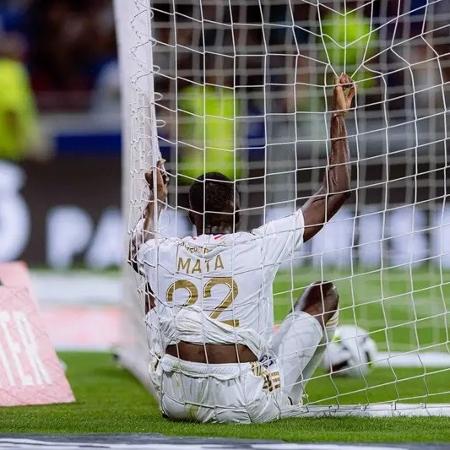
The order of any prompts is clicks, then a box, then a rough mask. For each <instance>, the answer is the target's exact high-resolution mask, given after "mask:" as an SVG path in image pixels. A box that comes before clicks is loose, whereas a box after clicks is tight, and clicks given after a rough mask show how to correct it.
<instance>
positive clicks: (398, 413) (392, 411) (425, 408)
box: [289, 402, 450, 417]
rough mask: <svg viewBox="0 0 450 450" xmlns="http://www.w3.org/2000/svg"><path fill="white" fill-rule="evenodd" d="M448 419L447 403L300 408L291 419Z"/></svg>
mask: <svg viewBox="0 0 450 450" xmlns="http://www.w3.org/2000/svg"><path fill="white" fill-rule="evenodd" d="M432 416H443V417H444V416H445V417H450V404H448V403H428V404H422V403H395V402H394V403H388V404H386V403H383V404H371V405H340V406H336V405H329V406H302V407H300V408H299V409H298V410H296V411H295V413H294V414H292V417H432ZM289 417H291V415H290V414H289Z"/></svg>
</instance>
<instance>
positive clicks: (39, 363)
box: [0, 264, 74, 406]
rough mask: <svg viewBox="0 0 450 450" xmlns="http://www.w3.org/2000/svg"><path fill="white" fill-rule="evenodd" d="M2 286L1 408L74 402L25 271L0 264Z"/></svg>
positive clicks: (0, 308) (0, 301)
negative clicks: (32, 295)
mask: <svg viewBox="0 0 450 450" xmlns="http://www.w3.org/2000/svg"><path fill="white" fill-rule="evenodd" d="M14 266H15V267H14ZM24 269H25V270H24ZM20 281H22V282H23V283H21V282H20ZM0 282H1V285H0V406H16V405H44V404H50V403H68V402H73V401H74V397H73V394H72V390H71V388H70V385H69V383H68V381H67V379H66V376H65V374H64V370H63V368H62V366H61V364H60V362H59V359H58V357H57V356H56V353H55V351H54V349H53V346H52V344H51V343H50V339H49V337H48V335H47V332H46V330H45V326H44V323H43V320H42V318H41V315H40V314H39V311H38V307H37V303H36V302H35V301H34V300H33V299H32V297H31V295H30V290H29V287H30V284H29V277H28V274H27V271H26V267H25V266H24V265H20V264H19V265H17V264H12V265H9V264H0Z"/></svg>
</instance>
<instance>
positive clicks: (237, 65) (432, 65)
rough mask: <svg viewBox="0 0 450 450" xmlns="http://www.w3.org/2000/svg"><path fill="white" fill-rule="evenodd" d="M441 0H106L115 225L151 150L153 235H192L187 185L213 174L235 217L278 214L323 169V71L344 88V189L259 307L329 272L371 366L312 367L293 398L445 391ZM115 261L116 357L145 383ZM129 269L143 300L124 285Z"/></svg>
mask: <svg viewBox="0 0 450 450" xmlns="http://www.w3.org/2000/svg"><path fill="white" fill-rule="evenodd" d="M121 3H127V5H124V4H122V5H121ZM449 6H450V5H449V3H448V1H447V0H436V1H430V0H406V1H402V2H391V1H387V0H379V1H378V0H377V1H375V0H369V1H363V0H358V1H350V0H347V1H346V0H334V1H333V0H321V1H319V0H317V1H306V0H304V1H301V0H291V1H289V0H270V1H266V0H259V1H257V0H247V1H245V2H244V1H241V0H239V1H235V0H233V1H217V0H214V1H212V0H200V1H180V0H173V1H172V2H161V3H160V2H157V1H154V2H152V3H151V4H150V2H149V1H144V0H141V1H138V0H136V1H134V2H120V1H118V2H117V3H116V10H117V13H118V14H117V17H118V19H119V20H118V23H119V24H120V23H122V31H121V32H120V28H119V39H120V44H121V60H122V63H123V62H124V61H125V64H123V66H122V74H123V80H122V81H123V92H124V98H125V103H124V111H125V114H124V124H125V127H124V133H125V141H124V142H125V144H126V152H125V159H124V162H125V164H124V191H125V197H124V206H125V209H126V208H127V205H129V206H130V211H129V215H128V226H129V230H132V229H133V228H134V226H135V224H136V222H137V220H138V218H139V217H140V216H141V215H142V211H143V209H144V208H145V205H146V198H147V196H148V191H147V189H146V188H145V183H144V177H143V174H144V172H145V171H146V170H147V169H148V167H149V164H151V162H153V163H154V161H155V160H156V159H157V158H158V157H159V150H161V153H162V155H163V157H164V158H165V159H166V160H167V163H166V168H167V169H168V170H169V172H170V177H171V184H170V191H169V194H170V195H169V206H168V208H167V210H166V211H165V213H164V214H163V216H162V218H161V223H160V226H161V234H162V235H163V236H175V235H176V236H184V235H187V234H190V233H191V232H192V229H191V227H190V225H189V224H188V220H187V210H188V209H189V208H188V200H187V191H188V187H189V184H190V183H191V181H192V180H193V179H194V178H195V177H197V176H198V175H200V174H202V173H204V172H206V171H211V170H214V171H220V172H222V173H224V174H226V175H227V176H229V177H230V178H232V179H233V180H234V181H235V184H236V187H237V188H238V189H239V191H240V193H241V229H243V230H250V229H252V228H254V227H255V226H258V225H259V224H261V223H265V222H268V221H270V220H272V219H274V218H278V217H281V216H284V215H287V214H290V213H292V212H293V211H294V210H295V209H296V208H298V207H299V206H300V205H302V204H303V203H304V202H305V200H306V199H307V198H308V197H309V196H310V195H311V194H312V193H313V192H315V190H316V189H317V188H318V186H319V185H320V183H321V181H322V177H323V171H324V168H325V167H326V165H327V158H328V156H329V154H330V151H331V144H330V139H329V138H330V136H329V110H330V108H331V106H330V104H329V99H330V95H331V92H332V85H333V76H334V75H336V74H340V73H341V72H347V73H348V74H349V75H351V76H352V77H353V79H354V80H355V82H356V84H357V86H358V95H357V98H356V104H355V108H354V109H353V110H352V111H351V113H350V114H349V115H348V118H347V126H348V141H349V147H350V154H351V161H352V185H351V189H352V193H353V196H352V199H351V200H350V201H349V202H348V203H347V205H346V206H345V207H344V208H343V209H342V210H341V211H340V212H339V214H338V215H337V216H336V217H335V218H334V219H333V220H332V221H331V222H330V223H329V224H328V225H326V226H325V228H324V229H323V230H322V231H321V232H320V234H319V235H317V236H316V237H315V238H314V239H313V240H311V241H310V242H308V243H307V244H306V245H304V246H303V247H302V249H301V250H300V251H299V252H298V253H296V254H295V257H294V258H290V260H289V261H288V262H287V263H286V264H284V265H282V266H281V268H280V270H279V272H278V275H277V278H276V279H275V283H274V316H275V320H276V321H280V320H282V318H283V317H284V316H285V315H286V314H287V313H288V312H289V311H290V310H291V309H292V308H293V304H294V302H295V301H296V299H297V298H298V297H299V295H300V293H301V292H302V290H303V289H304V288H305V287H306V286H307V285H308V284H309V283H311V282H312V281H314V280H330V281H333V282H334V283H335V285H336V286H337V287H338V289H339V292H340V314H341V319H340V320H341V322H342V323H345V324H352V325H356V326H359V327H361V328H362V329H365V330H367V331H368V332H369V335H370V337H371V338H372V339H374V340H375V341H376V343H377V346H378V350H379V351H380V354H379V355H378V361H377V365H378V366H379V367H378V368H375V369H374V370H373V371H372V372H370V373H369V375H367V376H363V377H361V378H359V379H357V380H352V381H348V380H344V381H342V380H339V379H335V378H334V377H332V376H331V375H330V374H329V373H327V372H320V371H319V372H317V373H316V375H315V377H314V378H313V380H312V381H311V383H310V385H309V388H308V394H309V395H308V397H306V399H305V404H306V405H315V404H321V403H325V404H338V405H344V404H346V403H359V404H363V405H374V404H377V403H385V402H398V401H402V402H403V401H406V402H408V401H409V402H411V401H413V402H419V403H424V404H428V403H430V402H431V403H433V402H440V403H444V402H449V401H450V397H449V395H450V391H449V389H448V383H447V385H445V382H444V381H443V380H445V376H447V377H448V376H449V375H450V373H449V367H450V363H449V357H450V355H449V331H448V330H449V327H448V320H449V310H450V302H449V298H450V296H449V294H450V285H449V282H450V243H449V242H450V241H449V240H448V239H447V234H448V232H449V231H450V209H449V207H448V206H447V205H446V198H447V165H448V164H447V154H448V153H447V142H448V107H447V104H448V102H449V101H450V99H449V89H448V85H449V80H450V37H449V35H450V34H449V30H450V28H449V25H448V24H449V22H450V7H449ZM152 58H153V60H152ZM153 86H154V90H153ZM127 92H128V94H126V93H127ZM155 92H156V93H157V94H155ZM153 110H154V111H155V113H154V112H153ZM154 114H156V118H155V115H154ZM157 120H158V121H159V122H157ZM157 125H161V126H160V127H158V140H159V148H158V146H157V145H156V144H155V139H156V128H157ZM130 144H131V145H130ZM125 270H126V271H127V275H126V277H125V278H126V280H128V282H129V283H128V284H127V292H126V298H127V302H128V303H127V304H128V310H127V311H128V313H127V321H128V329H127V332H126V334H127V340H128V342H127V346H125V347H124V348H125V349H126V350H125V351H124V352H122V353H123V355H125V357H126V359H127V363H128V365H130V366H131V367H132V368H133V369H134V370H135V371H137V372H138V373H139V375H140V377H141V378H143V379H146V375H145V374H146V364H145V361H144V357H143V355H145V354H146V352H147V348H146V347H147V344H146V340H145V337H143V336H144V334H143V332H142V331H143V303H144V302H143V300H142V299H143V297H144V296H145V292H144V291H145V280H143V279H142V277H140V276H137V277H135V276H133V275H131V274H130V273H129V269H125ZM136 279H137V281H138V284H139V286H140V288H139V296H140V298H141V299H140V300H137V299H135V298H133V299H132V297H135V294H134V291H135V280H136ZM133 286H134V287H133ZM132 337H133V338H132ZM146 358H147V357H146ZM402 366H406V367H407V368H402ZM408 366H412V367H408ZM319 386H320V389H319V388H318V387H319Z"/></svg>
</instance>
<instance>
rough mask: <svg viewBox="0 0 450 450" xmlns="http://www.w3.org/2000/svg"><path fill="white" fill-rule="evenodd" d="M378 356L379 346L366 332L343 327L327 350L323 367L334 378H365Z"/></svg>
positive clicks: (349, 326) (356, 328)
mask: <svg viewBox="0 0 450 450" xmlns="http://www.w3.org/2000/svg"><path fill="white" fill-rule="evenodd" d="M376 355H377V346H376V344H375V341H374V340H373V339H372V338H371V337H370V336H369V333H368V332H367V331H366V330H363V329H362V328H359V327H356V326H354V325H342V326H340V327H337V328H336V333H335V335H334V338H333V340H332V341H331V342H330V343H329V344H328V345H327V348H326V349H325V353H324V357H323V367H324V368H325V370H327V371H329V372H330V373H331V374H332V375H333V376H334V375H336V376H346V377H355V378H357V377H363V376H364V375H367V374H368V373H369V371H370V369H371V367H372V363H373V361H374V360H375V359H376Z"/></svg>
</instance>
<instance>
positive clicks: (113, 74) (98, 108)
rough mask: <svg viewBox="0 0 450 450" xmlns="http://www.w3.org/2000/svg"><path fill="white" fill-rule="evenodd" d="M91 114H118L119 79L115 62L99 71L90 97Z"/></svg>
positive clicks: (117, 66)
mask: <svg viewBox="0 0 450 450" xmlns="http://www.w3.org/2000/svg"><path fill="white" fill-rule="evenodd" d="M91 109H92V112H95V113H102V114H120V77H119V65H118V63H117V60H114V61H111V62H110V63H108V64H106V65H105V66H104V67H103V69H102V70H101V71H100V73H99V75H98V78H97V82H96V84H95V88H94V93H93V95H92V108H91Z"/></svg>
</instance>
